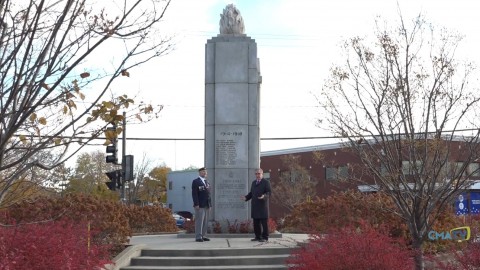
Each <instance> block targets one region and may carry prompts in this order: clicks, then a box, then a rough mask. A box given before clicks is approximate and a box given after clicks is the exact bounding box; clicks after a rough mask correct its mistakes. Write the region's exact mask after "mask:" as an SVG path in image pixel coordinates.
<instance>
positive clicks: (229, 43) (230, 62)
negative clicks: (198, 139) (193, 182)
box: [205, 4, 261, 231]
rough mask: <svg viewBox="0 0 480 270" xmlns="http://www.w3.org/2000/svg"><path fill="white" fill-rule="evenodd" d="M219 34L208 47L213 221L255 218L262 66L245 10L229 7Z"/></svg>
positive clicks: (207, 107) (208, 156) (207, 153)
mask: <svg viewBox="0 0 480 270" xmlns="http://www.w3.org/2000/svg"><path fill="white" fill-rule="evenodd" d="M220 16H221V19H220V34H219V35H217V36H216V37H213V38H211V39H209V40H207V44H206V45H205V166H206V168H207V169H208V179H209V181H210V183H211V185H212V186H213V189H212V200H213V209H212V213H211V215H210V217H211V220H215V221H218V222H220V224H222V227H223V228H224V231H225V226H226V223H227V221H229V222H230V223H231V224H232V223H233V222H235V221H237V222H242V221H246V220H249V219H250V202H244V201H243V200H242V199H241V198H242V196H244V195H246V194H247V193H248V191H249V189H250V184H251V181H252V180H253V179H254V178H255V175H254V171H255V169H256V168H258V167H259V166H260V137H259V136H260V83H261V76H260V66H259V60H258V58H257V44H256V43H255V40H253V39H251V38H250V37H248V36H246V35H245V34H244V31H245V26H244V23H243V19H242V16H241V14H240V11H239V10H238V9H237V8H236V7H235V6H234V5H232V4H230V5H227V7H226V8H225V9H224V10H223V14H221V15H220Z"/></svg>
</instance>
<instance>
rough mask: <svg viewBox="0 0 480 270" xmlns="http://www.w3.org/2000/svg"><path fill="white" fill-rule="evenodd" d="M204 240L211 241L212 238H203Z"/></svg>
mask: <svg viewBox="0 0 480 270" xmlns="http://www.w3.org/2000/svg"><path fill="white" fill-rule="evenodd" d="M202 240H203V241H210V238H207V237H203V238H202Z"/></svg>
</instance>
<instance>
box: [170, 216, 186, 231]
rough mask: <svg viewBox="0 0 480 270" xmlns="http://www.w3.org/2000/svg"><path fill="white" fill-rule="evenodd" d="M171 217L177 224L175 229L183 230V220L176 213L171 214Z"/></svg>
mask: <svg viewBox="0 0 480 270" xmlns="http://www.w3.org/2000/svg"><path fill="white" fill-rule="evenodd" d="M172 216H173V218H174V219H175V222H176V223H177V227H179V228H183V225H184V224H185V218H184V217H182V216H180V215H179V214H176V213H173V214H172Z"/></svg>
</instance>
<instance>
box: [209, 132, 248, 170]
mask: <svg viewBox="0 0 480 270" xmlns="http://www.w3.org/2000/svg"><path fill="white" fill-rule="evenodd" d="M220 136H221V138H220V139H217V140H215V164H216V165H219V166H235V165H237V151H238V149H237V147H238V143H237V142H238V138H239V137H241V136H242V132H241V131H234V132H230V131H223V132H220ZM236 137H237V138H236Z"/></svg>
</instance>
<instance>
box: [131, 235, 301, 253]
mask: <svg viewBox="0 0 480 270" xmlns="http://www.w3.org/2000/svg"><path fill="white" fill-rule="evenodd" d="M207 237H209V236H208V235H207ZM209 238H210V241H205V242H195V239H194V238H193V237H192V238H189V237H188V238H187V237H178V236H177V234H163V235H142V236H133V237H132V238H131V239H130V244H131V245H139V244H144V245H146V246H147V248H151V249H217V248H219V249H220V248H261V247H294V246H296V245H297V244H298V243H302V242H305V241H306V240H308V235H307V234H290V233H285V234H281V237H279V238H270V239H269V241H268V242H263V243H260V242H254V241H250V239H251V238H252V237H251V236H245V237H243V238H239V237H238V235H235V237H233V236H232V237H229V235H225V236H224V237H222V236H221V235H215V236H212V237H209Z"/></svg>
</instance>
